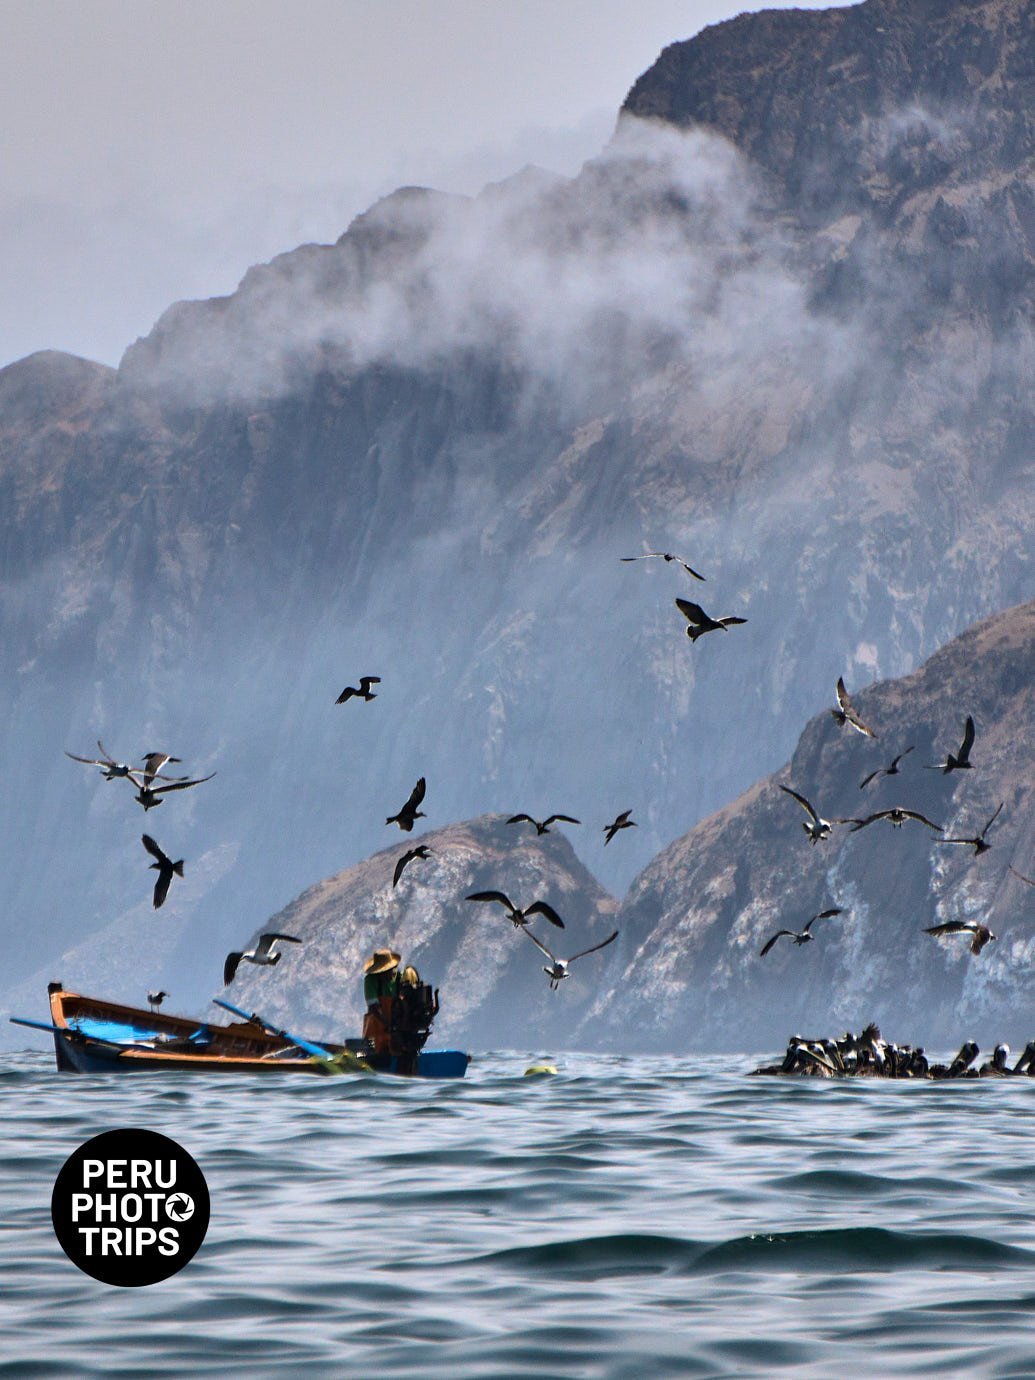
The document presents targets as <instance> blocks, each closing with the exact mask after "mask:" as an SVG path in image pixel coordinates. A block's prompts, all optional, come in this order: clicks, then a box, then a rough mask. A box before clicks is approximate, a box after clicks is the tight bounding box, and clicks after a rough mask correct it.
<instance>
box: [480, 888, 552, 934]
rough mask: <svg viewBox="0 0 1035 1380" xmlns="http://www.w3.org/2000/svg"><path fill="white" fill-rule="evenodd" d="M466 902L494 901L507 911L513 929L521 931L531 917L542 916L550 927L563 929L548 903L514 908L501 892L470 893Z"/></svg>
mask: <svg viewBox="0 0 1035 1380" xmlns="http://www.w3.org/2000/svg"><path fill="white" fill-rule="evenodd" d="M467 900H468V901H496V902H497V903H498V904H499V905H501V906H503V907H504V908H505V909H506V911H507V919H508V920H510V921H511V922H512V923H513V925H514V927H515V929H521V928H522V927H523V926H525V925H527V924H528V918H529V916H531V915H542V916H544V917H545V919H547V920H549V922H550V924H551V925H556V926H557V928H558V929H559V930H563V929H564V921H563V920H562V919H561V917H560V916H559V915H558V914H557V912H556V911H555V910H554V908H553V906H551V905H550V903H549V901H533V902H532V904H531V905H530V906H526V907H525V909H524V910H522V909H521V908H520V906H516V905H515V904H514V902H513V901H512V900H511V899H510V897H509V896H507V895H506V894H505V893H504V892H502V891H472V892H471V894H470V896H468V897H467Z"/></svg>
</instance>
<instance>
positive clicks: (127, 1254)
mask: <svg viewBox="0 0 1035 1380" xmlns="http://www.w3.org/2000/svg"><path fill="white" fill-rule="evenodd" d="M208 1214H209V1198H208V1185H207V1184H206V1183H205V1176H204V1174H202V1172H201V1170H200V1169H199V1168H198V1165H197V1162H196V1161H195V1160H194V1158H193V1156H191V1155H190V1154H188V1152H187V1151H186V1150H184V1148H183V1146H182V1145H177V1143H176V1142H175V1141H174V1140H170V1139H169V1137H168V1136H162V1135H159V1134H158V1132H157V1131H143V1130H139V1129H136V1128H132V1127H131V1128H127V1129H126V1130H123V1131H105V1132H104V1134H103V1135H100V1136H94V1138H93V1139H92V1140H88V1141H86V1143H85V1144H84V1145H80V1147H79V1149H78V1150H74V1151H73V1152H72V1154H71V1155H69V1157H68V1159H67V1160H66V1161H65V1163H64V1164H63V1165H62V1166H61V1170H60V1172H59V1173H58V1176H57V1179H56V1180H55V1183H54V1192H53V1195H52V1196H51V1200H50V1215H51V1218H52V1219H53V1222H54V1231H55V1232H56V1234H57V1239H58V1241H59V1242H60V1243H61V1249H62V1250H63V1251H64V1252H65V1254H66V1255H67V1256H68V1258H69V1260H71V1261H72V1263H73V1264H75V1265H78V1266H79V1268H80V1270H82V1271H84V1272H85V1273H86V1274H88V1275H92V1276H93V1278H94V1279H99V1280H101V1281H102V1283H104V1284H121V1285H124V1286H126V1287H128V1288H133V1287H136V1286H138V1285H141V1284H157V1283H158V1282H159V1281H160V1280H163V1279H168V1278H169V1276H170V1275H174V1274H175V1273H176V1272H177V1270H182V1269H183V1267H184V1265H186V1263H187V1261H188V1260H190V1259H191V1258H192V1257H193V1255H194V1253H195V1252H196V1251H197V1249H198V1247H199V1246H200V1245H201V1243H202V1241H204V1239H205V1233H206V1231H207V1230H208Z"/></svg>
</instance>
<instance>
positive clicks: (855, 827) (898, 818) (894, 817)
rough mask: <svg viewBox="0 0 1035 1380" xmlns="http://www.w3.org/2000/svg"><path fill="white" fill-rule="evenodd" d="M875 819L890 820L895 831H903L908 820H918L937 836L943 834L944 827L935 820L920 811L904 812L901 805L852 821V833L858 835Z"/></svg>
mask: <svg viewBox="0 0 1035 1380" xmlns="http://www.w3.org/2000/svg"><path fill="white" fill-rule="evenodd" d="M875 819H887V820H890V821H891V824H892V827H893V828H895V829H901V828H902V826H903V824H905V822H906V820H907V819H918V820H919V821H920V823H921V824H926V825H927V826H928V828H930V829H933V830H934V832H935V833H936V834H940V833H941V832H942V826H941V825H940V824H935V822H934V820H933V819H928V818H927V816H926V815H922V814H921V813H920V811H919V810H904V809H903V808H902V806H901V805H893V806H892V807H891V809H890V810H878V811H877V812H876V813H875V814H872V815H867V816H866V818H865V819H856V820H852V821H850V823H851V825H852V828H851V831H850V832H851V833H853V834H857V833H858V832H859V830H860V829H865V828H866V826H867V824H872V823H873V821H874V820H875ZM847 822H849V821H846V823H847Z"/></svg>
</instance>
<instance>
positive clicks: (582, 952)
mask: <svg viewBox="0 0 1035 1380" xmlns="http://www.w3.org/2000/svg"><path fill="white" fill-rule="evenodd" d="M617 938H618V931H617V930H615V931H614V933H613V934H609V935H608V936H607V938H606V939H602V940H601V941H600V943H599V944H594V945H593V946H592V947H591V948H589V949H580V950H579V952H578V953H577V954H572V956H571V958H569V959H568V962H569V963H574V962H575V960H576V959H577V958H585V957H586V955H587V954H595V953H596V951H597V949H606V948H607V946H608V944H612V943H614V941H615V940H616V939H617Z"/></svg>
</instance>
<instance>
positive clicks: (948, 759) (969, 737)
mask: <svg viewBox="0 0 1035 1380" xmlns="http://www.w3.org/2000/svg"><path fill="white" fill-rule="evenodd" d="M973 746H974V720H973V719H972V718H971V716H970V715H969V714H968V715H967V722H966V724H964V726H963V742H962V743H960V745H959V748H958V750H957V752H956V753H955V755H954V754H953V753H951V752H949V753H946V756H945V761H944V762H929V763H925V764H924V765H925V766H927V767H928V768H929V769H930V770H931V771H941V772H943V773H944V772H950V771H963V770H964V769H966V768H969V767H972V766H973V765H974V764H973V763H972V762H971V760H970V749H971V748H972V747H973Z"/></svg>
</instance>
